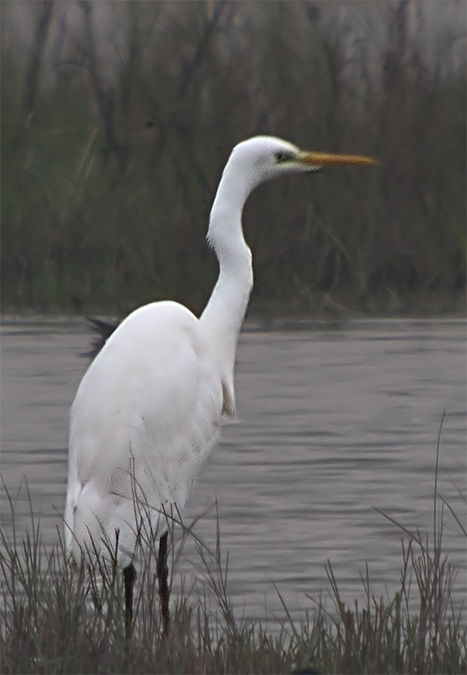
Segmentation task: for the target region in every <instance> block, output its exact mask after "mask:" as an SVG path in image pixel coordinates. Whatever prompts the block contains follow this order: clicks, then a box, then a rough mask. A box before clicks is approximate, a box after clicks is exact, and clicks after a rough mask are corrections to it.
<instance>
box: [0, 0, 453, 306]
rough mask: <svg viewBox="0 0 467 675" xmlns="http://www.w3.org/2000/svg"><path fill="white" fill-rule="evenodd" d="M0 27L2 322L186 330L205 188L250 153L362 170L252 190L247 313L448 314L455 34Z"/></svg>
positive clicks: (252, 7) (342, 21) (207, 277)
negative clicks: (12, 310)
mask: <svg viewBox="0 0 467 675" xmlns="http://www.w3.org/2000/svg"><path fill="white" fill-rule="evenodd" d="M445 4H447V5H449V3H445ZM14 5H15V3H5V4H4V6H3V7H2V14H3V22H2V92H3V95H2V145H3V148H2V168H3V171H2V244H3V246H2V249H3V251H2V274H3V283H2V292H3V302H4V306H6V307H21V308H28V307H29V308H34V309H58V308H61V309H65V310H70V309H75V310H79V311H82V310H83V309H86V308H88V309H91V308H98V307H99V308H103V309H112V310H120V311H123V310H124V309H128V308H129V307H132V306H134V305H138V304H141V303H142V302H145V301H149V300H152V299H159V298H162V297H172V298H174V299H177V300H182V301H183V302H184V303H186V304H188V305H189V306H190V307H191V308H192V309H194V310H195V311H199V310H200V309H201V308H202V307H203V305H204V303H205V302H206V299H207V297H208V295H209V292H210V289H211V287H212V285H213V283H214V280H215V275H216V265H215V261H214V260H213V257H212V255H211V253H210V252H209V251H207V249H206V246H205V244H204V235H205V232H206V229H207V220H208V214H209V208H210V204H211V201H212V198H213V195H214V192H215V189H216V185H217V182H218V179H219V176H220V172H221V170H222V168H223V165H224V163H225V161H226V159H227V157H228V154H229V152H230V149H231V148H232V146H233V145H234V144H235V143H236V142H238V141H240V140H242V139H243V138H246V137H248V136H251V135H254V134H257V133H270V134H273V135H277V136H282V137H284V138H287V139H288V140H291V141H293V142H296V143H297V144H298V145H301V146H303V147H310V148H312V149H318V150H319V149H321V150H330V151H341V152H361V153H368V154H373V155H375V156H377V157H379V158H380V159H381V166H380V167H379V168H378V169H372V170H368V169H366V170H365V169H361V170H359V169H352V170H349V169H335V170H333V171H332V172H331V171H329V172H326V173H323V174H322V175H318V176H316V177H308V178H302V179H296V180H291V181H286V182H281V183H275V184H274V186H273V187H271V186H270V185H268V186H264V187H262V188H260V189H259V190H258V192H257V194H255V197H254V198H253V199H252V200H251V201H250V202H249V203H248V205H247V207H246V209H245V219H244V220H245V231H246V238H247V240H248V241H249V243H250V245H251V246H252V249H253V252H254V256H255V269H256V287H255V291H254V295H253V303H254V306H256V307H257V308H264V307H269V306H274V307H278V306H280V307H281V308H284V307H286V306H287V307H288V308H289V309H292V310H295V311H303V310H305V311H308V310H316V309H319V308H321V307H323V306H324V307H328V308H333V307H335V308H338V307H340V306H345V307H350V308H353V309H355V308H360V309H364V310H371V311H383V310H384V311H387V310H389V311H393V310H398V311H400V310H401V309H404V308H406V307H408V308H412V309H413V308H414V307H416V306H417V303H419V306H420V303H421V302H425V299H426V298H428V300H427V303H428V305H429V306H431V307H433V308H434V309H438V310H439V309H440V308H442V307H443V306H444V307H446V306H448V307H449V306H450V302H451V299H452V298H456V297H457V298H458V297H459V296H460V295H462V293H463V291H464V288H465V249H466V246H465V221H466V212H465V211H466V208H465V162H466V159H465V147H466V144H465V113H466V110H465V101H466V92H465V82H466V72H465V71H466V69H465V53H464V52H463V51H462V49H461V47H460V46H459V45H461V43H462V39H465V35H462V34H461V31H464V26H465V22H464V24H463V25H461V26H460V27H456V26H455V25H454V24H452V26H453V27H452V29H451V33H449V31H447V30H445V29H442V28H441V27H439V28H438V29H437V30H436V34H434V33H433V29H430V30H431V32H430V31H429V30H428V28H427V27H426V25H425V18H426V16H425V15H426V11H428V10H426V9H425V7H424V6H423V5H424V3H423V2H420V1H419V2H416V3H409V2H407V0H398V1H397V2H392V3H388V4H382V3H371V5H372V7H370V9H368V6H369V3H363V4H358V3H353V5H352V11H351V12H349V11H347V12H346V11H345V3H342V4H341V3H331V5H332V7H331V8H330V7H329V3H324V2H314V3H310V2H294V3H285V2H268V3H263V2H249V3H235V2H232V1H228V0H218V1H215V2H208V1H205V2H190V3H185V2H157V3H154V2H138V3H134V2H131V1H128V2H123V3H106V2H88V1H87V0H81V1H80V2H73V3H55V4H54V3H53V2H51V1H50V0H45V1H43V2H37V3H18V4H17V5H16V7H15V6H14ZM18 5H19V7H18ZM365 6H366V9H365ZM357 10H358V11H357ZM458 10H459V7H458ZM443 11H444V10H443ZM460 11H461V12H462V8H460ZM464 14H465V7H464ZM26 19H27V21H26ZM19 24H21V25H22V26H23V32H22V33H21V31H20V32H19V34H18V25H19ZM446 25H447V24H446ZM456 30H457V31H460V32H459V34H457V33H455V31H456ZM415 32H416V33H417V34H416V36H415ZM440 298H441V299H440ZM421 299H423V300H421ZM446 303H447V305H446Z"/></svg>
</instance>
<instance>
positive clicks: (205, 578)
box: [0, 442, 467, 674]
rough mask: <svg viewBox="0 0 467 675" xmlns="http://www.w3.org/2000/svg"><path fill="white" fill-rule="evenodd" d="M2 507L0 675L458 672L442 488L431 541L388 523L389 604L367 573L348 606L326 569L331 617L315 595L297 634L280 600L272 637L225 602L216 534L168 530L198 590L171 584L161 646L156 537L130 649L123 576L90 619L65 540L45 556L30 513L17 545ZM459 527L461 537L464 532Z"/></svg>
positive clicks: (149, 547) (462, 642)
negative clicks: (396, 556)
mask: <svg viewBox="0 0 467 675" xmlns="http://www.w3.org/2000/svg"><path fill="white" fill-rule="evenodd" d="M438 456H439V442H438V451H437V458H438ZM437 463H438V459H437ZM436 475H437V471H436ZM9 499H10V508H11V524H10V525H9V526H8V532H7V531H6V528H5V529H2V532H1V536H0V547H1V559H0V567H1V573H2V578H1V592H2V598H1V659H2V662H1V672H2V673H5V674H7V673H149V672H150V673H287V672H294V671H297V672H299V671H300V670H306V669H308V672H310V669H312V672H319V673H343V672H345V673H382V672H384V673H461V672H465V669H466V665H467V664H466V652H467V632H466V627H465V624H464V623H463V622H462V616H463V614H462V612H463V608H455V607H454V604H453V599H452V591H453V587H454V583H455V578H456V577H455V572H454V570H453V568H452V567H451V565H450V564H449V561H448V559H447V557H446V555H445V554H444V553H443V550H442V533H443V520H444V510H445V508H448V509H449V510H450V511H451V512H452V509H451V508H450V507H449V505H447V504H446V503H445V502H443V500H442V499H441V498H439V496H438V494H437V478H436V479H435V489H434V500H433V511H434V514H433V532H432V533H431V534H430V535H423V534H422V533H420V532H418V531H415V532H412V531H410V530H408V529H407V528H406V527H405V526H404V525H403V524H400V523H397V522H396V521H395V520H394V519H393V518H392V517H391V516H389V515H386V514H383V515H384V517H385V518H387V519H388V520H389V521H390V522H391V523H392V524H396V525H397V527H398V528H399V529H400V531H401V535H402V556H401V569H400V574H399V584H398V588H397V590H396V591H395V592H394V594H393V595H389V594H387V595H386V596H378V595H377V594H375V593H374V592H373V590H372V585H371V579H370V571H369V568H368V566H365V569H364V570H363V572H362V574H361V581H362V588H363V601H355V602H354V604H353V606H348V605H347V604H346V603H345V602H344V601H343V599H342V594H341V590H340V588H339V583H338V580H337V578H336V576H335V574H334V572H333V569H332V564H331V562H328V564H327V566H326V572H327V576H328V580H329V587H328V589H327V595H328V596H329V597H328V598H327V600H328V601H329V598H330V599H331V600H332V603H331V607H329V602H326V599H323V596H320V597H319V598H315V597H314V596H312V595H311V594H310V595H308V599H309V601H310V604H311V609H310V610H309V611H308V612H306V614H305V617H304V619H303V620H302V621H300V622H299V623H297V622H296V621H294V620H293V619H292V615H291V613H290V611H289V609H288V608H287V606H286V604H285V602H283V601H282V596H281V593H280V589H279V588H278V589H277V592H278V594H279V597H280V598H281V601H282V606H283V615H282V618H281V619H280V621H279V626H278V629H277V630H275V631H274V633H273V634H271V633H270V632H268V630H267V629H266V622H267V620H268V619H267V617H265V621H264V623H258V622H257V623H254V622H252V621H250V620H248V618H245V617H242V618H238V616H237V615H236V612H235V611H234V607H233V605H232V602H231V599H230V598H229V593H228V567H229V559H228V554H225V552H224V551H223V550H222V547H221V542H220V536H219V529H218V530H217V533H216V534H217V536H216V541H215V547H214V548H213V549H211V548H210V547H209V546H208V545H207V544H206V543H205V542H203V541H202V540H201V539H200V538H199V537H198V536H197V535H196V532H195V529H196V528H195V525H196V522H194V523H192V524H191V525H190V526H189V527H188V526H183V525H182V526H181V524H180V523H178V524H177V525H174V526H173V528H172V529H173V531H172V532H171V535H175V536H171V541H172V550H171V560H172V574H171V578H172V579H173V578H174V576H175V577H176V576H177V571H176V567H177V560H178V558H179V556H180V555H181V553H182V551H183V547H184V544H185V542H186V540H187V539H188V538H193V539H194V548H195V551H196V558H195V560H194V562H193V566H194V576H195V577H197V582H196V584H191V583H190V584H189V585H187V580H186V578H185V579H178V578H177V592H176V593H175V592H173V593H172V600H171V618H172V628H171V632H170V635H169V637H168V638H167V639H164V638H163V637H162V627H161V618H160V611H159V606H158V593H157V580H156V574H155V561H156V559H157V536H156V533H152V534H153V536H152V539H151V538H150V537H149V538H148V537H147V538H146V541H145V542H144V544H145V547H144V553H143V555H142V556H141V560H140V564H139V576H138V583H137V587H136V607H135V628H134V636H133V640H132V642H131V644H130V645H129V646H128V644H126V641H125V625H124V610H123V589H122V579H121V574H118V573H117V574H115V575H113V576H111V577H110V578H109V579H108V583H105V584H103V585H102V586H101V588H100V592H101V594H102V595H101V598H102V606H103V609H102V611H100V612H98V611H96V609H95V608H94V606H93V604H92V602H91V601H90V597H89V594H88V593H87V587H86V584H85V583H83V573H82V570H80V569H78V568H77V567H76V566H73V565H72V564H69V562H67V557H66V553H65V547H64V542H63V538H62V535H61V533H60V532H58V537H57V543H56V544H55V545H54V546H52V547H51V548H50V547H48V546H45V545H44V543H43V542H42V540H41V529H40V522H39V520H37V519H36V518H35V515H34V512H33V510H32V508H31V512H30V523H29V530H28V532H27V534H26V535H25V536H24V537H22V538H21V539H20V538H19V536H17V528H16V523H15V513H14V503H13V500H12V499H11V498H10V497H9ZM455 519H456V521H457V523H458V525H459V528H460V534H461V536H464V535H465V528H464V526H463V524H462V522H461V520H460V519H459V518H456V517H455ZM275 618H276V619H277V617H275Z"/></svg>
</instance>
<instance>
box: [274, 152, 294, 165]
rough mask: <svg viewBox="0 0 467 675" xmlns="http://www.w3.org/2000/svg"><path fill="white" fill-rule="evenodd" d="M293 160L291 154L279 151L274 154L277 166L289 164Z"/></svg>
mask: <svg viewBox="0 0 467 675" xmlns="http://www.w3.org/2000/svg"><path fill="white" fill-rule="evenodd" d="M292 160H293V154H292V153H291V152H285V151H284V150H281V151H279V152H276V162H277V163H278V164H284V163H285V162H291V161H292Z"/></svg>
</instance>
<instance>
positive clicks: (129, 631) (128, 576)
mask: <svg viewBox="0 0 467 675" xmlns="http://www.w3.org/2000/svg"><path fill="white" fill-rule="evenodd" d="M135 580H136V570H135V566H134V565H133V563H131V565H128V567H125V568H124V569H123V581H124V584H125V635H126V639H127V640H131V637H132V635H133V587H134V585H135Z"/></svg>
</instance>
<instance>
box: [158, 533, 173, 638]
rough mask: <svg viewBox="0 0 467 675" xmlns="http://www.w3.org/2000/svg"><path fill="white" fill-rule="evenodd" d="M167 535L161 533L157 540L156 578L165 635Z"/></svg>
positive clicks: (167, 628) (168, 616)
mask: <svg viewBox="0 0 467 675" xmlns="http://www.w3.org/2000/svg"><path fill="white" fill-rule="evenodd" d="M167 536H168V532H166V533H165V534H163V535H162V537H161V538H160V540H159V555H158V557H157V579H158V581H159V599H160V603H161V612H162V634H163V635H164V636H165V637H167V635H168V634H169V626H170V614H169V598H170V593H169V581H168V579H169V568H168V566H167Z"/></svg>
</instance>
